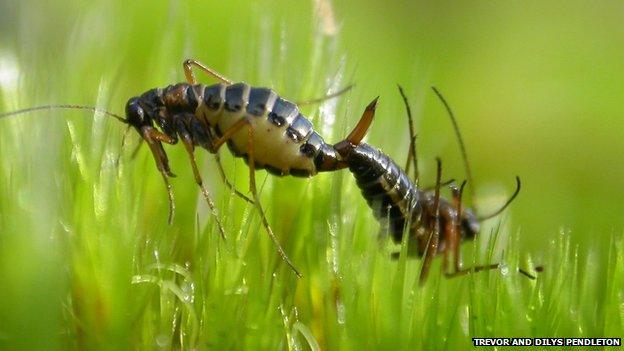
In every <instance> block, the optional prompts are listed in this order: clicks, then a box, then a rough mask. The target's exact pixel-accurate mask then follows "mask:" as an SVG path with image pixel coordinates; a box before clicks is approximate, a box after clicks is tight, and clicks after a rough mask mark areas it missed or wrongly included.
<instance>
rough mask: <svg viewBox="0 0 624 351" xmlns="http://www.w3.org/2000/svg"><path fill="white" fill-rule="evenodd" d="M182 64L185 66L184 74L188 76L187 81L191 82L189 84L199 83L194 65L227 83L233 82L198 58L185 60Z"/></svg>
mask: <svg viewBox="0 0 624 351" xmlns="http://www.w3.org/2000/svg"><path fill="white" fill-rule="evenodd" d="M182 66H183V67H184V75H185V76H186V80H187V82H189V84H197V79H195V73H193V67H192V66H195V67H197V68H199V69H200V70H202V71H204V72H206V73H207V74H209V75H211V76H213V77H214V78H216V79H217V80H219V81H221V82H223V83H225V84H232V81H231V80H229V79H227V78H225V77H224V76H222V75H221V74H219V73H217V71H215V70H213V69H212V68H210V67H208V66H206V65H204V64H203V63H201V62H199V61H197V60H194V59H187V60H184V62H183V63H182Z"/></svg>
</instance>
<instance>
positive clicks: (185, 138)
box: [178, 123, 226, 240]
mask: <svg viewBox="0 0 624 351" xmlns="http://www.w3.org/2000/svg"><path fill="white" fill-rule="evenodd" d="M178 134H179V135H180V137H181V139H182V143H183V144H184V148H185V149H186V152H187V153H188V155H189V159H190V161H191V166H192V168H193V175H194V176H195V182H196V183H197V185H198V186H199V188H200V189H201V192H202V195H204V199H206V203H208V207H209V208H210V212H212V215H213V216H214V218H215V221H216V222H217V227H218V228H219V233H221V237H222V238H223V240H225V239H226V238H225V230H224V229H223V224H222V223H221V220H220V219H219V214H218V213H217V208H216V206H215V204H214V202H213V201H212V198H211V197H210V193H209V192H208V190H207V189H206V187H205V186H204V181H203V180H202V177H201V174H199V169H198V168H197V161H196V160H195V154H194V150H195V147H194V146H193V140H192V139H191V135H190V134H189V133H188V131H187V130H186V129H185V128H184V126H183V125H182V123H180V125H178Z"/></svg>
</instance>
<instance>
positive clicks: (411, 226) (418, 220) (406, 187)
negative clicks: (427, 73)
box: [334, 89, 521, 284]
mask: <svg viewBox="0 0 624 351" xmlns="http://www.w3.org/2000/svg"><path fill="white" fill-rule="evenodd" d="M401 94H402V95H403V98H404V101H405V103H406V107H407V111H408V114H409V115H410V118H411V113H410V109H409V105H408V104H407V98H406V97H405V95H404V94H403V91H402V89H401ZM376 105H377V99H375V100H374V101H373V102H371V104H370V105H369V106H368V108H367V111H369V112H370V113H369V114H365V115H364V116H362V118H361V119H360V121H359V122H358V124H357V125H356V127H355V128H354V130H353V131H352V132H351V134H349V136H348V137H347V138H346V139H345V140H343V141H341V142H339V143H337V144H336V145H334V149H335V150H336V152H337V153H338V154H339V155H340V157H341V160H342V161H343V162H345V163H346V164H347V165H348V168H349V170H350V171H351V173H352V174H353V176H354V177H355V180H356V183H357V185H358V187H359V188H360V189H361V192H362V195H363V197H364V199H365V200H366V202H367V203H368V205H369V206H370V207H371V208H372V209H373V213H374V215H375V217H376V218H377V219H378V220H379V221H380V222H381V223H382V228H384V229H386V230H387V231H388V232H389V234H390V235H391V236H392V238H393V240H394V241H395V242H401V240H402V239H403V235H404V232H407V233H408V235H409V238H410V239H411V241H410V246H408V253H409V254H417V255H418V256H420V257H423V264H422V268H421V272H420V278H419V279H420V282H421V284H422V283H423V282H424V281H425V280H426V278H427V275H428V272H429V267H430V265H431V262H432V260H433V258H434V257H435V256H436V255H438V254H441V253H443V254H444V256H445V260H444V262H443V269H444V271H446V267H447V264H448V260H449V255H450V253H451V252H453V254H454V271H453V272H445V275H446V276H448V277H451V276H457V275H463V274H466V273H470V272H476V271H480V270H486V269H495V268H498V267H499V265H498V264H491V265H484V266H477V267H472V268H465V269H464V268H462V267H461V262H460V259H459V254H460V252H459V243H460V242H461V241H462V240H466V239H473V238H475V237H476V235H477V234H478V233H479V229H480V221H479V219H478V218H477V216H476V215H475V213H474V212H473V211H472V210H470V209H468V208H462V206H461V196H462V192H463V189H464V186H465V185H466V182H463V183H462V185H461V187H460V188H457V187H453V201H448V200H446V199H444V198H442V197H441V196H440V185H441V183H442V181H441V172H442V168H441V161H440V160H439V159H438V160H437V165H438V166H437V170H438V171H437V179H436V187H435V189H434V191H430V190H423V189H421V188H419V187H417V186H416V185H415V183H414V181H412V180H411V179H410V177H409V176H408V175H407V173H406V172H405V171H404V170H403V169H401V167H400V166H398V165H397V164H396V162H394V161H393V160H392V159H391V158H390V157H389V156H388V155H386V154H384V153H383V152H382V151H380V150H379V149H377V148H375V147H374V146H371V145H368V144H366V143H363V142H362V139H363V138H364V136H365V135H366V133H367V130H368V128H369V127H370V125H371V123H372V121H373V117H374V112H375V107H376ZM411 125H412V124H411V123H410V126H411ZM410 139H411V142H410V154H411V155H408V162H407V165H409V157H414V160H415V150H416V149H415V144H414V141H415V135H414V133H413V131H412V132H411V133H410ZM417 174H418V173H417V170H415V179H417V177H418V176H417ZM516 182H517V187H516V190H515V192H514V194H513V195H512V196H511V198H510V200H509V201H507V203H506V204H505V205H504V206H503V207H502V208H501V209H500V210H498V211H496V213H495V214H494V215H496V214H498V213H499V212H501V211H502V210H504V208H506V207H507V206H508V205H509V203H511V201H512V200H513V199H514V198H515V197H516V196H517V194H518V193H519V191H520V186H521V183H520V178H518V177H516ZM485 217H486V218H489V217H491V216H485ZM440 234H441V235H440Z"/></svg>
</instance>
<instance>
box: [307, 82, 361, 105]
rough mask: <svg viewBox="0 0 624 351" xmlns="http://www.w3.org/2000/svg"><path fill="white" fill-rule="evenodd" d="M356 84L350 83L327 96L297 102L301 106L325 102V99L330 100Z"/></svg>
mask: <svg viewBox="0 0 624 351" xmlns="http://www.w3.org/2000/svg"><path fill="white" fill-rule="evenodd" d="M354 86H355V84H349V85H348V86H346V87H344V88H342V89H340V90H338V91H337V92H335V93H331V94H327V95H325V96H321V97H320V98H315V99H309V100H303V101H297V102H296V103H295V104H296V105H299V106H306V105H312V104H318V103H320V102H323V101H325V100H329V99H333V98H335V97H338V96H340V95H342V94H344V93H346V92H348V91H349V90H351V89H353V87H354Z"/></svg>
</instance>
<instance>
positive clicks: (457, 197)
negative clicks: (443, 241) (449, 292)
mask: <svg viewBox="0 0 624 351" xmlns="http://www.w3.org/2000/svg"><path fill="white" fill-rule="evenodd" d="M465 186H466V180H464V181H463V182H462V183H461V185H460V187H459V189H458V188H457V187H456V186H453V187H451V189H452V191H453V202H454V203H455V208H456V209H457V210H456V218H455V223H453V224H452V228H450V232H451V233H452V236H451V237H450V238H449V241H448V243H449V246H450V250H451V251H452V252H453V263H454V266H455V272H458V271H460V270H461V269H462V267H461V260H460V254H461V253H460V250H459V242H460V241H461V225H462V210H463V208H462V195H463V194H464V187H465Z"/></svg>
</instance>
